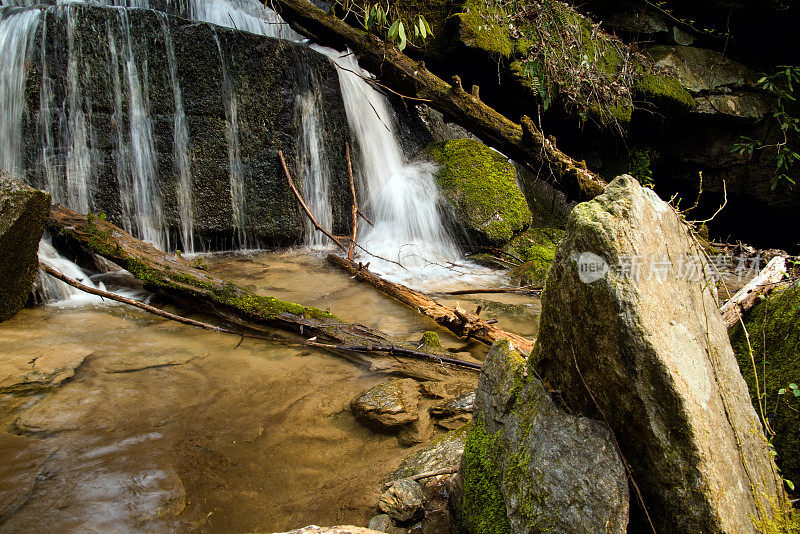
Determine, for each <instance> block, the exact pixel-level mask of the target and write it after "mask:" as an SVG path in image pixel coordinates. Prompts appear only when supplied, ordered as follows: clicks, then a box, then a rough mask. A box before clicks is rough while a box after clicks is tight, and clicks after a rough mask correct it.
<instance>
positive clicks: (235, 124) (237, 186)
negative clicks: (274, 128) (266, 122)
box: [214, 32, 247, 248]
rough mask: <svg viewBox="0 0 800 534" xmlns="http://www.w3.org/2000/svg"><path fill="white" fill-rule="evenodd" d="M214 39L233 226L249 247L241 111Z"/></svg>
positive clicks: (215, 36) (243, 242)
mask: <svg viewBox="0 0 800 534" xmlns="http://www.w3.org/2000/svg"><path fill="white" fill-rule="evenodd" d="M214 41H215V42H216V43H217V50H218V51H219V62H220V68H221V71H222V90H223V92H224V93H225V102H226V105H225V133H226V135H227V137H228V175H229V178H230V189H231V207H232V209H233V226H234V228H236V238H237V240H238V242H239V247H240V248H247V234H246V233H245V229H244V225H245V222H246V218H245V216H246V214H245V209H244V175H243V173H242V154H241V150H240V145H239V113H238V103H237V101H236V93H235V92H234V90H233V85H232V83H231V78H230V76H229V75H228V66H227V60H226V59H225V54H224V53H223V52H222V46H221V45H220V42H219V36H218V35H217V33H216V32H214Z"/></svg>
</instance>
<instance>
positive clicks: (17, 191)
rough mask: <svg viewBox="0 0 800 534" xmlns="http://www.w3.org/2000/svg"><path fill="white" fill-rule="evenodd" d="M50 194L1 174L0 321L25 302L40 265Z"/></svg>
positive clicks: (19, 308)
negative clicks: (40, 250) (40, 241)
mask: <svg viewBox="0 0 800 534" xmlns="http://www.w3.org/2000/svg"><path fill="white" fill-rule="evenodd" d="M49 213H50V195H48V194H47V193H45V192H43V191H38V190H36V189H32V188H30V187H28V186H26V185H25V184H23V183H22V182H20V181H19V180H16V179H14V178H12V177H10V176H9V175H6V174H4V173H3V174H0V321H4V320H6V319H8V318H9V317H11V316H12V315H14V314H15V313H17V312H18V311H19V310H21V309H22V307H23V306H25V302H26V301H27V300H28V293H29V292H30V290H31V287H32V286H33V281H34V279H35V278H36V271H37V270H38V268H39V259H38V256H37V253H38V250H39V240H40V239H41V238H42V232H44V224H45V221H46V220H47V215H48V214H49Z"/></svg>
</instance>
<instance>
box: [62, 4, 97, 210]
mask: <svg viewBox="0 0 800 534" xmlns="http://www.w3.org/2000/svg"><path fill="white" fill-rule="evenodd" d="M64 13H65V15H66V17H67V57H68V60H67V61H68V62H67V83H68V87H67V91H68V95H69V96H68V98H67V102H68V106H69V107H68V121H69V122H68V124H69V126H68V139H69V140H70V142H69V145H68V146H69V148H68V152H67V196H66V199H65V200H66V204H67V205H68V206H70V207H71V208H72V209H74V210H76V211H78V212H80V213H87V212H88V211H89V195H90V193H89V182H90V180H91V172H92V169H91V156H90V153H89V132H88V131H87V129H88V128H89V126H87V117H86V114H85V113H84V111H83V104H84V98H83V97H84V95H83V91H82V87H83V84H82V83H81V79H80V77H81V74H82V73H83V72H84V68H83V65H79V58H80V56H81V54H80V50H78V49H77V47H76V43H75V17H74V16H73V14H72V9H71V7H70V6H65V7H64ZM86 103H87V104H89V105H88V106H87V109H88V108H90V107H91V104H90V102H89V99H88V97H86ZM90 124H91V123H90Z"/></svg>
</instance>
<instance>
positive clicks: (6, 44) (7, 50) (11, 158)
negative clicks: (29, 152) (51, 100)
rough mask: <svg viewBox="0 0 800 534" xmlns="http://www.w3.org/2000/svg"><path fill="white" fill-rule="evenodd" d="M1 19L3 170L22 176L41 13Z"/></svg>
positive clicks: (0, 154)
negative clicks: (28, 82) (30, 64)
mask: <svg viewBox="0 0 800 534" xmlns="http://www.w3.org/2000/svg"><path fill="white" fill-rule="evenodd" d="M0 16H2V19H1V20H0V168H2V169H3V170H6V171H8V172H10V173H11V174H14V175H16V176H21V173H22V172H23V168H22V162H21V161H20V154H21V147H22V139H21V136H22V131H21V130H22V128H21V125H22V113H23V110H24V108H25V94H24V92H25V74H24V73H25V63H26V61H27V58H28V54H29V52H30V48H31V43H32V42H33V39H34V36H35V35H36V29H37V28H38V27H39V12H38V11H21V12H16V13H15V12H13V11H8V12H4V13H3V14H2V15H0Z"/></svg>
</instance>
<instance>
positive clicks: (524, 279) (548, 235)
mask: <svg viewBox="0 0 800 534" xmlns="http://www.w3.org/2000/svg"><path fill="white" fill-rule="evenodd" d="M563 236H564V230H563V229H561V228H553V227H538V228H529V229H528V230H526V231H525V233H523V234H522V235H519V236H517V237H515V238H514V239H512V240H511V242H510V243H509V244H508V245H507V246H506V248H505V252H506V253H507V254H508V255H510V256H512V257H515V258H518V259H520V260H522V263H521V264H520V265H518V266H516V267H514V268H513V269H511V273H510V274H511V277H512V279H513V280H514V282H515V283H517V284H519V285H522V286H524V285H534V286H542V285H544V279H545V277H546V276H547V270H548V269H549V268H550V265H552V263H553V258H555V255H556V246H557V245H558V242H559V241H560V240H561V238H562V237H563Z"/></svg>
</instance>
